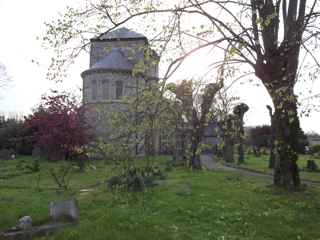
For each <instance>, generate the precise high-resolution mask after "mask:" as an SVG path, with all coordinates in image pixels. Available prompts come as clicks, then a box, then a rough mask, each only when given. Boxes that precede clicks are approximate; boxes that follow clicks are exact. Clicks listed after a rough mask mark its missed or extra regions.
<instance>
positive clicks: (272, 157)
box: [267, 105, 276, 169]
mask: <svg viewBox="0 0 320 240" xmlns="http://www.w3.org/2000/svg"><path fill="white" fill-rule="evenodd" d="M267 109H268V111H269V116H270V123H271V137H270V143H269V146H270V154H269V166H268V167H269V168H272V169H273V168H274V165H275V158H276V155H275V153H274V151H275V150H274V142H275V133H274V123H273V117H274V116H273V113H272V108H271V107H270V106H269V105H267Z"/></svg>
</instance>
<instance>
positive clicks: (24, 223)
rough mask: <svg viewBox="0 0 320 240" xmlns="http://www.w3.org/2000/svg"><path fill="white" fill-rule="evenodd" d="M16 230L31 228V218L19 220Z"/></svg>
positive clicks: (25, 217) (26, 217)
mask: <svg viewBox="0 0 320 240" xmlns="http://www.w3.org/2000/svg"><path fill="white" fill-rule="evenodd" d="M18 228H19V229H22V230H27V229H30V228H32V218H31V217H30V216H24V217H22V218H20V219H19V224H18Z"/></svg>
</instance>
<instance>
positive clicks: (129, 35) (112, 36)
mask: <svg viewBox="0 0 320 240" xmlns="http://www.w3.org/2000/svg"><path fill="white" fill-rule="evenodd" d="M139 38H140V39H144V40H147V38H146V36H144V35H142V34H140V33H137V32H135V31H132V30H129V29H128V28H126V27H122V28H118V29H116V30H113V31H110V32H106V33H103V34H101V35H100V36H98V37H96V38H93V39H92V40H93V41H94V40H98V41H99V40H110V41H112V40H119V39H126V40H128V39H139Z"/></svg>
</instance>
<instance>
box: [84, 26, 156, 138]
mask: <svg viewBox="0 0 320 240" xmlns="http://www.w3.org/2000/svg"><path fill="white" fill-rule="evenodd" d="M159 60H160V59H159V56H158V55H157V53H156V52H155V51H154V50H152V49H151V48H150V46H149V43H148V39H147V38H146V37H145V36H144V35H142V34H140V33H137V32H134V31H131V30H129V29H127V28H124V27H123V28H119V29H116V30H114V31H110V32H106V33H103V34H101V35H99V36H97V37H96V38H93V39H91V48H90V66H89V69H87V70H85V71H84V72H82V73H81V77H82V79H83V104H84V106H85V107H86V108H87V109H89V110H90V112H94V113H95V119H94V121H95V123H94V124H92V125H94V126H95V134H96V135H97V136H98V137H103V136H104V135H106V134H108V129H107V127H106V124H105V121H104V120H105V118H106V117H108V113H112V112H114V111H125V110H126V104H125V103H124V101H123V99H122V98H123V97H125V96H133V95H134V94H136V93H137V90H138V88H139V87H141V86H145V85H146V84H149V83H152V82H155V81H158V65H159Z"/></svg>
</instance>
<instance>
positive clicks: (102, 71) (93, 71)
mask: <svg viewBox="0 0 320 240" xmlns="http://www.w3.org/2000/svg"><path fill="white" fill-rule="evenodd" d="M106 72H116V73H129V74H132V70H127V69H115V68H90V69H87V70H85V71H83V72H82V73H81V74H80V75H81V77H82V78H84V76H86V75H88V74H90V73H106ZM138 75H139V76H141V77H146V78H147V79H146V80H147V81H149V80H157V81H158V80H159V78H158V77H153V76H146V75H144V74H142V73H140V74H138Z"/></svg>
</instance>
